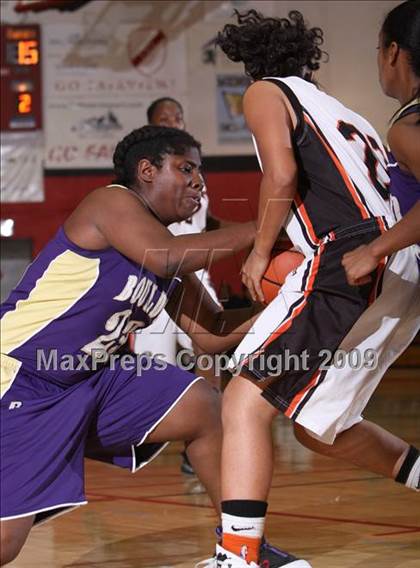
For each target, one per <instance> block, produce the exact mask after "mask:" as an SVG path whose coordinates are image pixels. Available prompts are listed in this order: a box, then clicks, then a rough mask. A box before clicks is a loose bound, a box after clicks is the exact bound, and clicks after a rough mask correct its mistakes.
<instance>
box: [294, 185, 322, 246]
mask: <svg viewBox="0 0 420 568" xmlns="http://www.w3.org/2000/svg"><path fill="white" fill-rule="evenodd" d="M294 200H295V203H296V206H297V210H298V213H299V215H300V218H301V220H302V223H303V224H304V225H305V228H306V230H307V231H308V233H309V236H310V238H311V241H312V242H313V244H314V245H317V244H319V239H318V237H317V236H316V233H315V230H314V228H313V225H312V223H311V219H310V218H309V215H308V212H307V211H306V208H305V205H304V204H303V201H302V198H301V197H300V195H299V193H298V192H296V194H295V197H294Z"/></svg>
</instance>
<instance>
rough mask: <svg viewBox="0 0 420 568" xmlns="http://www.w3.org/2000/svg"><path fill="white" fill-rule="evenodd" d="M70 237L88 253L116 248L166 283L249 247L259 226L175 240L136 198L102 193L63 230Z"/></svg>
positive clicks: (125, 193)
mask: <svg viewBox="0 0 420 568" xmlns="http://www.w3.org/2000/svg"><path fill="white" fill-rule="evenodd" d="M64 229H65V231H66V234H67V236H68V237H69V238H70V239H71V240H72V241H73V242H74V243H75V244H77V245H79V246H80V247H83V248H86V249H89V250H99V249H105V248H107V247H113V248H115V249H116V250H118V251H119V252H120V253H121V254H123V255H124V256H126V257H128V258H129V259H131V260H133V261H134V262H136V263H137V264H140V265H143V266H145V267H146V268H147V269H148V270H150V271H152V272H154V273H155V274H157V275H158V276H162V277H165V278H170V277H173V276H174V275H175V274H177V275H179V276H182V275H184V274H189V273H190V272H194V271H196V270H199V269H201V268H205V267H207V265H208V264H209V262H210V261H211V262H213V261H217V260H219V259H221V258H225V257H227V256H230V255H232V254H234V253H235V252H237V251H239V250H242V249H243V248H246V247H248V246H250V245H251V244H252V242H253V240H254V237H255V223H254V222H249V223H241V224H235V225H234V226H232V227H227V228H225V229H220V230H218V231H211V232H209V233H198V234H194V235H179V236H174V235H172V233H170V232H169V231H168V229H167V228H166V227H165V226H164V225H163V224H162V223H161V222H160V221H159V220H158V219H156V217H155V216H153V214H152V213H151V212H150V211H149V210H147V209H146V208H145V207H144V205H143V204H142V203H141V202H140V200H139V199H138V197H136V196H135V195H133V193H131V192H129V191H127V190H125V189H121V188H112V189H110V188H99V189H97V190H95V191H93V192H92V193H91V194H89V195H88V196H87V197H86V198H85V200H84V201H83V202H82V203H81V204H80V205H79V207H78V208H77V209H76V210H75V211H74V213H72V215H71V216H70V217H69V218H68V220H67V221H66V223H65V225H64Z"/></svg>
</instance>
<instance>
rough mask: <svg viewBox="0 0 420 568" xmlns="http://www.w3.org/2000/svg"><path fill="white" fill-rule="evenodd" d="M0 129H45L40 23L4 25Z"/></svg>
mask: <svg viewBox="0 0 420 568" xmlns="http://www.w3.org/2000/svg"><path fill="white" fill-rule="evenodd" d="M1 100H2V104H1V130H2V131H3V132H22V131H32V130H42V99H41V33H40V28H39V26H38V25H36V24H34V25H21V26H20V25H5V24H4V25H2V26H1Z"/></svg>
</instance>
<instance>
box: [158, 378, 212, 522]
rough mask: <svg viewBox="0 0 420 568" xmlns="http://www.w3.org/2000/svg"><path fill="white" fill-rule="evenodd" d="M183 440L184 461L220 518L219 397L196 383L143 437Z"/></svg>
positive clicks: (162, 440)
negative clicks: (154, 427)
mask: <svg viewBox="0 0 420 568" xmlns="http://www.w3.org/2000/svg"><path fill="white" fill-rule="evenodd" d="M175 440H184V441H185V442H186V447H187V454H188V458H189V459H190V461H191V464H192V466H193V468H194V471H195V472H196V474H197V476H198V478H199V480H200V481H201V482H202V483H203V485H204V487H205V488H206V490H207V492H208V494H209V496H210V499H211V500H212V502H213V505H214V507H215V509H216V511H217V513H218V514H219V515H220V451H221V444H222V424H221V420H220V395H219V394H218V393H217V392H216V391H215V390H214V389H213V388H212V387H211V386H210V385H209V384H208V383H207V382H205V381H198V382H196V383H195V384H194V385H193V386H192V387H191V388H190V390H189V391H188V392H187V393H186V394H185V395H184V396H183V397H182V398H181V400H180V401H179V403H178V404H177V405H176V406H175V408H174V409H173V410H172V412H170V413H169V414H168V416H166V418H164V420H162V422H161V423H160V424H159V426H157V428H156V429H155V430H153V432H152V433H151V434H150V435H149V437H148V438H147V442H167V441H175Z"/></svg>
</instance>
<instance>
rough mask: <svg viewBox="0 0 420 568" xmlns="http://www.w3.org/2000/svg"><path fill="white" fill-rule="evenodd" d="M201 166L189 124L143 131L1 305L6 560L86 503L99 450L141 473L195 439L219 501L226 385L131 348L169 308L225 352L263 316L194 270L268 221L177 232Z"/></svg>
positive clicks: (192, 453) (197, 456) (192, 450)
mask: <svg viewBox="0 0 420 568" xmlns="http://www.w3.org/2000/svg"><path fill="white" fill-rule="evenodd" d="M200 163H201V159H200V145H199V143H198V142H196V141H195V140H194V138H192V136H190V135H189V134H188V133H187V132H184V131H181V130H178V129H173V128H163V127H153V126H146V127H143V128H141V129H138V130H134V131H133V132H132V133H131V134H129V135H128V136H126V137H125V138H124V139H123V140H122V141H121V142H120V143H119V144H118V145H117V147H116V150H115V153H114V170H115V174H116V181H115V183H113V184H112V185H110V186H107V187H102V188H99V189H96V190H95V191H93V192H92V193H91V194H89V195H88V196H87V197H86V198H85V199H84V200H83V201H82V203H81V204H80V205H79V206H78V207H77V208H76V210H75V211H74V212H73V213H72V214H71V215H70V217H69V218H68V219H67V221H66V222H65V224H64V226H63V227H61V228H60V229H59V230H58V232H57V234H56V235H55V237H54V238H53V239H52V240H51V241H50V242H49V243H48V244H47V245H46V247H45V248H44V249H43V250H42V251H41V253H40V254H39V255H38V257H37V258H36V259H35V260H34V261H33V262H32V264H31V265H30V266H29V267H28V269H27V270H26V272H25V274H24V276H23V278H22V280H21V281H20V282H19V283H18V284H17V286H16V287H15V289H14V290H13V291H12V292H11V294H10V296H9V297H8V299H7V300H6V301H5V302H4V303H3V304H2V306H1V326H2V333H1V370H2V373H1V381H2V383H1V386H2V400H1V420H2V428H1V451H2V456H1V514H2V521H1V544H2V546H1V564H2V565H3V564H7V563H8V562H10V561H12V560H13V559H14V558H15V557H16V556H17V554H18V553H19V551H20V549H21V548H22V546H23V544H24V542H25V540H26V538H27V536H28V533H29V531H30V530H31V528H32V526H33V525H34V524H36V523H38V522H40V521H43V520H45V519H46V518H48V517H51V516H54V515H56V514H57V513H61V512H63V511H66V510H69V509H71V508H73V507H76V506H78V505H83V504H85V503H86V499H85V492H84V479H83V478H84V475H83V464H84V458H85V457H90V458H93V459H97V460H101V461H105V462H108V463H112V464H115V465H118V466H121V467H126V468H129V469H130V470H131V471H132V472H134V471H137V470H138V469H139V468H141V467H143V466H144V465H145V464H146V463H147V462H148V461H150V460H151V459H152V458H153V457H154V456H155V455H156V454H157V453H159V451H160V450H161V449H162V448H163V447H164V446H165V444H166V443H167V442H168V441H171V440H185V441H186V442H187V452H188V456H189V458H190V460H191V462H192V464H193V466H194V469H195V471H196V473H197V475H198V477H199V478H200V480H201V481H202V483H203V484H204V486H205V487H206V489H207V490H208V493H209V495H210V497H211V499H212V501H213V503H214V505H215V508H216V510H218V508H219V502H220V495H219V476H218V475H217V472H218V471H219V468H220V463H219V461H220V443H221V439H220V438H221V427H220V409H219V397H218V394H217V393H216V392H215V391H214V390H213V389H212V388H211V386H210V385H209V384H208V383H207V382H206V381H204V380H200V377H194V376H193V375H192V374H190V373H188V372H186V371H182V370H181V369H178V368H176V367H173V366H170V365H169V366H162V361H160V360H154V359H151V358H146V359H144V358H142V359H141V360H140V361H139V360H138V359H136V360H134V361H133V357H132V356H131V358H130V356H129V355H128V354H126V355H125V359H124V357H123V356H121V357H120V356H119V350H120V348H122V347H123V346H124V345H125V343H126V341H127V336H128V334H129V333H131V332H133V331H135V330H136V329H138V328H141V327H145V326H147V325H149V324H150V322H151V321H153V319H154V318H156V317H157V316H158V315H159V313H160V312H161V311H162V310H163V309H164V308H165V309H166V310H167V311H168V313H170V314H171V315H172V317H174V319H176V321H177V323H178V325H179V326H180V327H181V328H182V329H183V330H185V331H186V332H187V333H189V334H190V335H191V336H192V337H193V338H194V341H196V342H197V344H198V345H200V346H201V347H202V348H203V349H206V350H207V351H208V352H211V353H214V352H217V351H221V350H225V349H228V348H229V347H231V346H233V345H235V344H237V342H238V339H240V338H241V337H243V335H244V333H245V332H246V331H247V330H248V329H249V327H250V321H247V320H249V316H250V314H249V311H245V312H244V311H243V310H240V311H230V312H229V313H224V312H223V310H221V308H220V306H218V305H216V304H215V303H214V302H213V301H212V299H211V298H210V297H209V296H208V295H207V294H206V293H205V292H202V290H201V286H200V284H199V282H198V280H197V278H196V277H195V275H194V274H192V275H190V276H188V275H189V274H190V273H192V272H194V271H196V270H198V269H200V268H203V267H205V266H206V265H207V262H208V260H209V257H212V258H213V259H217V258H222V257H224V256H227V252H226V251H228V250H230V251H231V252H232V253H233V252H234V251H237V250H240V249H242V248H243V247H245V246H249V245H250V244H251V243H252V240H253V238H254V235H255V230H254V224H253V223H245V224H243V225H241V224H238V225H235V226H234V227H231V228H225V229H221V230H219V231H213V232H211V233H210V234H205V235H203V234H199V235H182V236H173V235H172V234H171V233H170V232H169V231H168V230H167V229H166V226H167V225H169V224H170V223H173V222H178V221H182V220H183V219H186V218H189V217H191V215H192V214H193V213H194V211H195V210H196V209H197V208H198V207H199V204H200V196H201V190H202V187H203V180H202V176H201V173H200ZM203 293H204V297H203V300H202V301H201V298H202V294H203ZM200 302H201V304H200ZM199 305H200V310H199V314H198V316H197V306H199ZM193 319H194V320H196V321H194V322H193ZM127 357H128V359H127ZM185 416H188V420H186V419H185ZM215 472H216V474H215Z"/></svg>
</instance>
